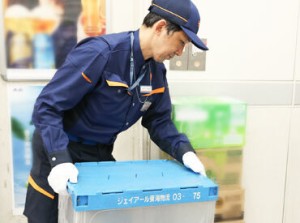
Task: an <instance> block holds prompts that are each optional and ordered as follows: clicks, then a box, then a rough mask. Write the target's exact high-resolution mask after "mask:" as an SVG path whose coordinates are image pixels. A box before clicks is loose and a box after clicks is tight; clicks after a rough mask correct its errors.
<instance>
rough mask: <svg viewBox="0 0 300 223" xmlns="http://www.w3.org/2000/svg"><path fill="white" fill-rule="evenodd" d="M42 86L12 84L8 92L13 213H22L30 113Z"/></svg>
mask: <svg viewBox="0 0 300 223" xmlns="http://www.w3.org/2000/svg"><path fill="white" fill-rule="evenodd" d="M42 88H43V86H40V85H37V86H35V85H24V86H12V87H10V88H9V92H8V100H9V110H10V120H11V145H12V170H13V210H14V213H15V214H22V212H23V209H24V204H25V197H26V189H27V179H28V176H29V172H30V168H31V164H32V157H31V153H32V152H31V138H32V134H33V130H34V126H33V125H32V124H31V115H32V110H33V106H34V102H35V100H36V98H37V96H38V95H39V93H40V92H41V90H42Z"/></svg>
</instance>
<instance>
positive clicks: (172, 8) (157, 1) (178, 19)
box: [149, 0, 208, 50]
mask: <svg viewBox="0 0 300 223" xmlns="http://www.w3.org/2000/svg"><path fill="white" fill-rule="evenodd" d="M149 11H150V12H153V13H155V14H157V15H160V16H161V17H163V18H165V19H167V20H169V21H170V22H172V23H174V24H177V25H178V26H180V28H181V29H182V30H183V32H184V33H185V34H186V35H187V36H188V37H189V38H190V39H191V42H192V43H193V44H194V45H195V46H196V47H198V48H200V49H202V50H208V48H207V47H206V45H205V44H204V43H203V42H202V41H201V39H200V38H199V37H198V35H197V33H198V30H199V25H200V14H199V12H198V9H197V7H196V6H195V5H194V3H193V2H192V1H191V0H153V1H152V4H151V6H150V7H149Z"/></svg>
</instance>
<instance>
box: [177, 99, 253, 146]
mask: <svg viewBox="0 0 300 223" xmlns="http://www.w3.org/2000/svg"><path fill="white" fill-rule="evenodd" d="M172 105H173V112H172V120H173V122H174V124H175V126H176V128H177V129H178V131H179V132H181V133H184V134H186V135H187V137H188V138H189V140H190V141H191V144H192V146H193V147H194V148H195V149H207V148H227V147H242V146H243V145H244V144H245V132H246V108H247V107H246V104H245V103H244V102H242V101H239V100H235V99H232V98H224V97H176V98H174V99H172Z"/></svg>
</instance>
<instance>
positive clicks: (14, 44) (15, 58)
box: [8, 33, 32, 68]
mask: <svg viewBox="0 0 300 223" xmlns="http://www.w3.org/2000/svg"><path fill="white" fill-rule="evenodd" d="M31 63H32V50H31V44H30V40H29V38H28V36H27V35H26V34H24V33H15V34H13V35H12V37H11V39H10V40H9V59H8V67H9V68H30V67H31Z"/></svg>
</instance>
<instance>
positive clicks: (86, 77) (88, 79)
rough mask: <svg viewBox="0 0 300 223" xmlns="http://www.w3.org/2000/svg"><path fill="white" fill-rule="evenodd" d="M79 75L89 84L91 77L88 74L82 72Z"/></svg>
mask: <svg viewBox="0 0 300 223" xmlns="http://www.w3.org/2000/svg"><path fill="white" fill-rule="evenodd" d="M81 75H82V76H83V78H84V79H85V80H86V81H87V82H89V83H90V84H91V83H92V81H91V79H90V78H89V77H88V76H86V75H85V73H83V72H82V73H81Z"/></svg>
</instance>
